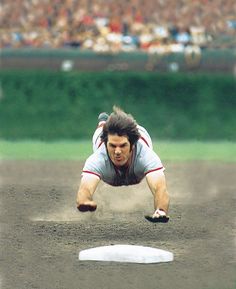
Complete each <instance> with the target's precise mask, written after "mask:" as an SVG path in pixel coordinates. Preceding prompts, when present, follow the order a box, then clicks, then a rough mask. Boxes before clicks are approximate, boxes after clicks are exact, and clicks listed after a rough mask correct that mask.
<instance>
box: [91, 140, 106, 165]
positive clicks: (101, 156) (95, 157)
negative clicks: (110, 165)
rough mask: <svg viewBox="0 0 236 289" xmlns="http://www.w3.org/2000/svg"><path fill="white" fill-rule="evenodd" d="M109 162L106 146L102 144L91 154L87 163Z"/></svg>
mask: <svg viewBox="0 0 236 289" xmlns="http://www.w3.org/2000/svg"><path fill="white" fill-rule="evenodd" d="M107 160H108V154H107V150H106V147H105V144H102V145H101V146H100V147H99V148H98V149H97V150H96V151H95V152H94V153H93V154H91V155H90V156H89V157H88V158H87V160H86V162H106V161H107Z"/></svg>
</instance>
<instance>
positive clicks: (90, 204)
mask: <svg viewBox="0 0 236 289" xmlns="http://www.w3.org/2000/svg"><path fill="white" fill-rule="evenodd" d="M77 209H78V210H79V211H80V212H94V211H96V209H97V204H96V203H95V202H94V201H90V200H88V201H84V202H81V203H79V204H77Z"/></svg>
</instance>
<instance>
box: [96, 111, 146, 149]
mask: <svg viewBox="0 0 236 289" xmlns="http://www.w3.org/2000/svg"><path fill="white" fill-rule="evenodd" d="M109 134H110V135H115V134H117V135H119V136H127V137H128V140H129V142H130V145H131V147H132V146H133V145H134V144H135V143H136V142H137V141H138V139H139V138H140V133H139V131H138V127H137V122H136V121H135V119H134V118H133V116H132V115H130V114H127V113H125V112H124V111H123V110H122V109H120V108H119V107H117V106H113V113H111V115H110V116H109V118H108V120H107V121H106V123H105V124H104V126H103V132H102V135H101V140H102V141H104V142H105V144H107V139H108V135H109Z"/></svg>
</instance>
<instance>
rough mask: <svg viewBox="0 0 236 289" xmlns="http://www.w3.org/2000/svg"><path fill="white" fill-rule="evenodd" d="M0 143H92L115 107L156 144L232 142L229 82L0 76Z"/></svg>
mask: <svg viewBox="0 0 236 289" xmlns="http://www.w3.org/2000/svg"><path fill="white" fill-rule="evenodd" d="M0 79H1V94H0V138H3V139H43V140H59V139H82V138H90V137H91V135H92V133H93V131H94V129H95V127H96V124H97V115H98V113H99V112H101V111H107V112H111V110H112V106H113V105H114V104H116V105H118V106H121V107H122V108H123V109H124V110H126V111H127V112H129V113H131V114H133V116H134V117H135V118H136V120H137V122H138V123H140V124H141V125H143V126H145V127H146V128H147V129H148V130H149V131H150V133H151V134H152V137H153V138H157V139H198V140H219V139H227V140H234V141H235V140H236V129H235V128H236V117H235V108H236V80H235V78H234V77H233V76H231V75H219V74H217V75H211V74H207V75H203V74H191V73H188V74H179V73H166V74H160V73H153V72H152V73H147V72H145V73H141V72H140V73H137V72H136V73H134V72H133V73H131V72H129V73H128V72H126V73H125V72H123V73H122V72H112V73H111V72H96V73H88V72H87V73H85V72H84V73H78V72H52V71H51V72H50V71H39V72H37V71H20V70H18V71H1V72H0Z"/></svg>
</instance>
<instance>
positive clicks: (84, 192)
mask: <svg viewBox="0 0 236 289" xmlns="http://www.w3.org/2000/svg"><path fill="white" fill-rule="evenodd" d="M99 181H100V178H99V177H98V176H97V175H94V174H89V173H84V174H83V175H82V178H81V183H80V186H79V190H78V193H77V199H76V203H77V208H78V210H79V211H81V212H87V211H91V212H92V211H95V210H96V208H97V204H96V203H95V202H94V201H93V194H94V192H95V190H96V188H97V186H98V183H99Z"/></svg>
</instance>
